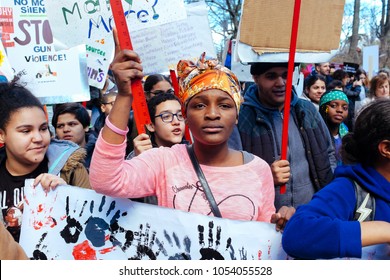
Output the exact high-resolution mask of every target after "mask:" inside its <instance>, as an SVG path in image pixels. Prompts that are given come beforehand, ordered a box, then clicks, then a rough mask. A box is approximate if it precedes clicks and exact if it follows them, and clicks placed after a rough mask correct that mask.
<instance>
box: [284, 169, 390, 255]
mask: <svg viewBox="0 0 390 280" xmlns="http://www.w3.org/2000/svg"><path fill="white" fill-rule="evenodd" d="M350 179H352V180H354V181H355V182H357V183H358V184H359V185H360V186H362V187H364V188H366V189H367V190H368V192H369V193H370V194H371V195H373V196H374V197H375V204H376V206H375V216H374V220H376V221H386V222H388V223H390V182H389V181H388V180H386V178H385V177H383V176H382V175H381V174H379V173H378V172H377V171H376V170H375V169H374V168H372V167H365V166H362V165H360V164H357V165H355V166H339V167H337V168H336V170H335V179H334V180H333V181H332V182H331V183H330V184H329V185H327V186H326V187H325V188H323V189H322V190H321V191H319V192H318V193H316V194H315V195H314V197H313V200H312V201H310V203H308V204H307V205H303V206H301V207H299V208H298V209H297V212H296V213H295V214H294V215H293V216H292V218H291V219H290V220H289V221H288V223H287V225H286V228H285V229H284V232H283V237H282V244H283V249H284V250H285V251H286V252H287V254H289V255H290V256H292V257H297V258H301V259H320V258H321V259H329V258H344V257H348V258H360V257H361V255H362V241H361V230H360V222H358V221H354V220H353V218H354V214H355V207H356V197H355V190H354V185H353V184H354V183H353V181H351V180H350ZM363 213H364V212H363Z"/></svg>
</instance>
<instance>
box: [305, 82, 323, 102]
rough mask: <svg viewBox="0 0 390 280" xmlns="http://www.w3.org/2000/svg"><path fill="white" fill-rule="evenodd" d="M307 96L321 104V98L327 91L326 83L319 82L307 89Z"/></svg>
mask: <svg viewBox="0 0 390 280" xmlns="http://www.w3.org/2000/svg"><path fill="white" fill-rule="evenodd" d="M306 91H307V92H306V93H307V96H308V97H309V98H310V100H311V101H313V102H314V103H316V104H319V103H320V99H321V96H322V95H323V94H324V93H325V91H326V86H325V82H324V81H321V80H317V81H316V82H315V83H314V84H313V85H312V86H311V87H309V88H308V89H306Z"/></svg>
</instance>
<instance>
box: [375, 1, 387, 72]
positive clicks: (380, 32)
mask: <svg viewBox="0 0 390 280" xmlns="http://www.w3.org/2000/svg"><path fill="white" fill-rule="evenodd" d="M377 37H378V38H379V40H380V42H381V45H380V57H381V58H382V59H381V60H380V62H381V64H382V67H383V66H386V65H388V63H389V55H390V49H389V47H390V6H389V0H382V13H381V20H380V23H379V25H378V27H377Z"/></svg>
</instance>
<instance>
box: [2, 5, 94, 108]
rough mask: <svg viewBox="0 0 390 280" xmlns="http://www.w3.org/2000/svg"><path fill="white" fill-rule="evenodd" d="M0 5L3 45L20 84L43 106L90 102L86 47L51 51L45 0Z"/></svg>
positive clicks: (49, 28)
mask: <svg viewBox="0 0 390 280" xmlns="http://www.w3.org/2000/svg"><path fill="white" fill-rule="evenodd" d="M0 4H1V7H2V13H3V14H2V15H1V16H0V18H1V19H2V21H0V22H1V23H2V24H3V27H2V32H4V33H2V40H3V44H4V46H5V48H6V50H7V55H8V59H9V61H10V63H11V66H12V67H13V69H14V73H15V75H16V74H20V76H21V79H20V81H21V82H22V83H23V84H26V87H27V88H28V89H29V90H31V92H32V93H33V94H34V95H35V96H37V97H38V98H39V99H40V101H41V102H42V103H63V102H71V101H86V100H89V99H90V94H89V86H88V83H86V82H85V81H86V63H85V60H86V53H85V46H83V47H75V48H73V49H72V50H66V51H65V50H64V51H60V52H56V51H55V50H54V45H53V36H52V32H51V25H50V23H49V21H48V19H47V16H46V9H45V6H44V1H43V0H0ZM5 20H6V21H5ZM4 23H7V28H4ZM9 24H10V25H9Z"/></svg>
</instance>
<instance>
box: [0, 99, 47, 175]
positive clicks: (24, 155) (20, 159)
mask: <svg viewBox="0 0 390 280" xmlns="http://www.w3.org/2000/svg"><path fill="white" fill-rule="evenodd" d="M0 142H1V143H3V144H5V148H6V151H7V169H8V170H9V172H10V173H11V174H12V175H24V174H19V173H13V172H18V171H17V170H27V169H31V171H32V170H34V169H35V168H36V167H37V166H38V165H39V164H40V163H41V162H42V160H43V159H44V157H45V154H46V151H47V149H48V147H49V144H50V132H49V125H48V123H47V120H46V116H45V113H44V112H43V110H42V109H40V108H38V107H32V108H21V109H19V110H18V111H15V112H14V113H12V114H11V118H10V120H9V122H8V124H7V125H6V127H5V130H1V129H0Z"/></svg>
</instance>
